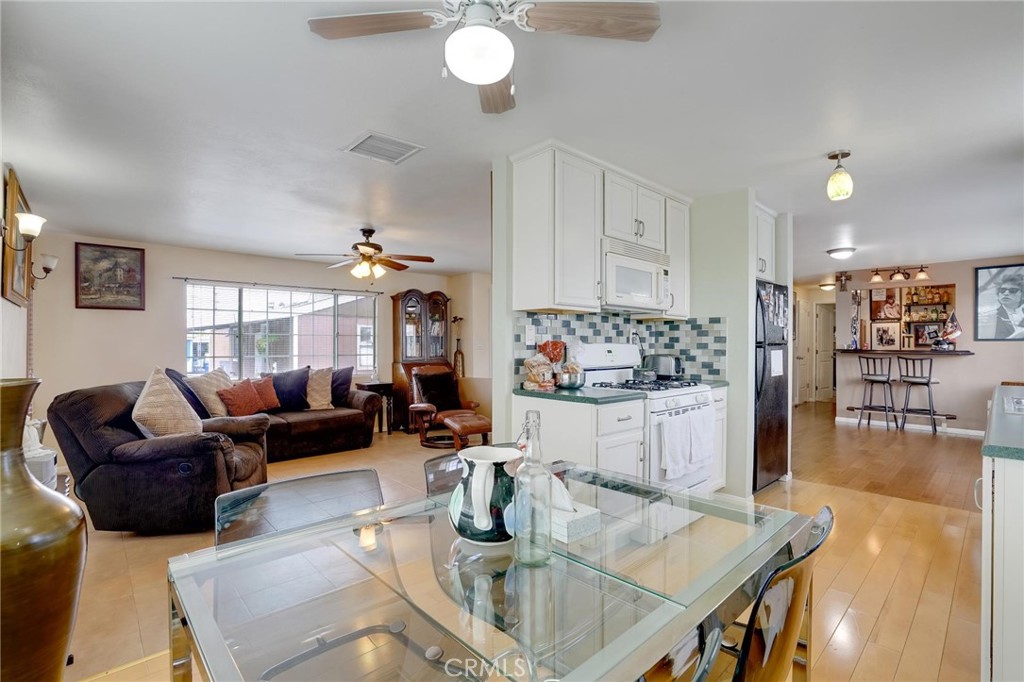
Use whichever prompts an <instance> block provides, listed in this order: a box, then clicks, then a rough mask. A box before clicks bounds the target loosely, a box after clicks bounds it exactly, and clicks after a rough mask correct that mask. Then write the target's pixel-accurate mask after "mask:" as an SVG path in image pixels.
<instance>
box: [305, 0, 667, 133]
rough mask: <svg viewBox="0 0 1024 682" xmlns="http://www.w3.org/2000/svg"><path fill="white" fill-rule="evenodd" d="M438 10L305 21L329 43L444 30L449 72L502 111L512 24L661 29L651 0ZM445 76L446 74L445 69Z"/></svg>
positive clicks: (617, 33) (563, 29) (491, 110)
mask: <svg viewBox="0 0 1024 682" xmlns="http://www.w3.org/2000/svg"><path fill="white" fill-rule="evenodd" d="M441 7H442V9H441V10H436V9H422V10H404V11H391V12H372V13H368V14H349V15H344V16H338V17H317V18H314V19H310V20H309V29H310V30H311V31H312V32H313V33H316V34H317V35H319V36H321V37H323V38H327V39H329V40H336V39H339V38H358V37H361V36H370V35H377V34H379V33H392V32H395V31H412V30H416V29H421V28H444V27H446V26H448V25H449V24H455V29H454V30H453V31H452V32H451V34H449V36H448V38H447V39H446V40H445V46H444V57H445V64H446V67H445V68H446V69H451V71H452V73H453V74H455V76H456V77H458V78H459V79H461V80H464V81H466V82H467V83H472V84H473V85H476V86H478V89H479V93H480V108H481V110H483V112H484V113H485V114H500V113H503V112H505V111H508V110H509V109H513V108H514V107H515V106H516V103H515V99H514V97H513V96H514V94H515V85H514V84H513V83H512V78H511V76H510V73H511V70H512V63H513V60H514V58H515V51H514V49H513V47H512V41H511V40H509V39H508V36H506V35H505V34H504V33H502V32H501V31H499V30H498V27H499V26H504V25H505V24H508V23H514V24H515V25H516V27H518V28H519V29H521V30H523V31H527V32H530V33H532V32H533V31H546V32H553V33H568V34H570V35H577V36H592V37H595V38H615V39H618V40H636V41H648V40H650V39H651V36H653V35H654V33H655V31H657V30H658V27H659V26H661V13H660V11H659V9H658V4H657V3H656V2H646V1H645V2H537V3H534V2H526V1H525V0H442V2H441ZM442 75H447V74H446V71H444V70H443V71H442Z"/></svg>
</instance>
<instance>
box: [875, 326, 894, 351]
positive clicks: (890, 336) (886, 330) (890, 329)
mask: <svg viewBox="0 0 1024 682" xmlns="http://www.w3.org/2000/svg"><path fill="white" fill-rule="evenodd" d="M899 348H900V323H899V322H872V323H871V350H899Z"/></svg>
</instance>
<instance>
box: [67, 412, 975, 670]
mask: <svg viewBox="0 0 1024 682" xmlns="http://www.w3.org/2000/svg"><path fill="white" fill-rule="evenodd" d="M810 418H811V417H808V416H800V415H799V413H798V415H797V419H798V420H807V419H810ZM801 428H802V429H803V432H804V435H805V436H808V438H807V439H806V442H809V443H811V442H816V441H815V440H814V439H813V438H810V437H809V436H810V435H811V433H812V432H814V431H822V432H823V431H825V430H829V429H832V430H836V431H840V430H841V431H842V434H837V435H841V437H842V440H843V442H844V443H846V444H850V443H856V442H858V440H859V439H863V438H866V437H868V436H867V434H865V433H864V432H863V431H860V432H858V431H857V430H856V428H854V427H846V426H840V427H836V426H834V425H833V424H832V422H831V418H830V417H829V416H827V415H825V416H822V415H818V416H817V417H814V418H813V423H809V422H807V421H804V423H803V424H801ZM901 438H903V439H904V440H907V439H909V440H910V441H916V440H917V439H926V440H928V447H929V448H932V449H942V448H943V447H944V446H945V447H955V448H962V447H963V444H962V443H959V442H957V443H954V442H953V441H951V440H950V439H951V438H953V437H949V436H937V437H936V436H931V435H930V434H916V433H905V434H901ZM818 442H820V439H819V441H818ZM799 450H800V449H799V444H795V448H794V458H795V459H796V458H799V457H800V451H799ZM910 451H911V452H912V451H913V449H911V450H910ZM439 453H440V451H436V450H426V449H423V448H420V447H419V445H418V442H417V440H416V438H414V437H412V436H407V435H405V434H401V433H396V434H394V435H392V436H390V437H389V436H386V435H384V436H379V437H377V438H376V439H375V441H374V446H373V447H372V448H371V449H368V450H361V451H356V452H349V453H339V454H336V455H326V456H322V457H314V458H306V459H302V460H298V461H293V462H282V463H277V464H272V465H271V466H270V476H271V479H272V480H280V479H284V478H291V477H294V476H301V475H307V474H311V473H320V472H324V471H331V470H338V469H344V468H352V467H359V466H373V467H374V468H376V469H377V471H378V473H379V474H380V478H381V484H382V487H383V489H384V497H385V500H386V501H389V502H390V501H395V500H399V499H403V498H408V497H414V496H417V495H422V494H423V493H424V488H423V470H422V462H423V461H424V460H425V459H428V458H429V457H431V456H434V455H436V454H439ZM892 456H895V457H898V456H899V453H898V452H895V453H893V455H892ZM795 468H796V467H795ZM758 501H759V502H762V503H764V504H769V505H773V506H779V507H787V508H791V509H795V510H797V511H800V512H803V513H812V512H814V511H816V510H817V509H818V508H820V507H821V506H822V505H823V504H829V505H831V506H832V508H833V509H834V511H835V512H836V517H837V523H836V528H835V531H834V533H833V537H832V538H830V540H829V542H828V544H827V545H826V546H825V547H824V548H822V554H821V558H820V560H819V562H818V565H817V567H816V569H815V579H814V580H815V582H814V600H815V605H814V617H813V623H812V631H813V637H812V650H811V660H812V665H813V667H812V679H815V680H829V681H831V680H872V681H873V680H976V679H978V675H979V651H978V645H979V629H980V625H979V623H980V567H981V516H980V514H979V513H977V512H970V511H966V510H963V509H957V508H953V507H945V506H940V505H935V504H929V503H926V502H921V501H915V500H910V499H905V498H903V497H891V496H887V495H881V494H877V493H873V492H868V491H863V490H853V489H850V488H849V487H841V486H838V485H829V484H823V483H817V482H808V481H801V480H794V481H791V482H789V483H787V484H777V485H775V486H772V487H770V488H769V489H767V490H765V491H763V492H762V493H761V494H759V495H758ZM210 544H212V533H202V534H196V535H189V536H170V537H163V538H138V537H134V536H132V535H130V534H119V533H102V532H93V533H92V534H91V536H90V547H89V558H88V562H87V566H86V583H85V586H84V588H83V597H82V603H81V606H80V609H79V616H78V624H77V626H76V631H75V635H74V639H73V642H72V651H73V652H74V654H75V664H74V665H73V666H71V667H70V668H69V669H68V675H67V677H68V679H83V678H90V679H96V680H121V681H129V680H138V681H139V682H146V681H148V680H161V681H163V680H167V679H168V659H167V653H166V649H167V624H166V592H165V589H166V588H165V585H166V577H165V569H166V559H167V557H169V556H173V555H175V554H179V553H181V552H186V551H190V550H193V549H197V548H201V547H205V546H209V545H210ZM727 666H728V661H727V660H725V657H723V660H720V661H719V664H718V666H716V669H715V677H713V678H712V679H729V676H728V672H727ZM101 671H108V672H105V673H104V672H101ZM90 676H93V677H90Z"/></svg>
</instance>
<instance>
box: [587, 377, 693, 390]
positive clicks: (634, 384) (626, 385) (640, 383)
mask: <svg viewBox="0 0 1024 682" xmlns="http://www.w3.org/2000/svg"><path fill="white" fill-rule="evenodd" d="M591 386H593V387H594V388H618V389H622V390H626V391H646V392H649V393H660V392H661V391H678V390H679V389H685V388H694V387H699V386H700V384H698V383H697V382H696V381H683V380H677V379H654V380H647V381H645V380H643V379H626V380H625V381H598V382H595V383H593V384H591Z"/></svg>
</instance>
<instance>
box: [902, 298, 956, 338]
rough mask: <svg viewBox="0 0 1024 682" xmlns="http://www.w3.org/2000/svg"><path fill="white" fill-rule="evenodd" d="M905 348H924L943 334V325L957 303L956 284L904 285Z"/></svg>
mask: <svg viewBox="0 0 1024 682" xmlns="http://www.w3.org/2000/svg"><path fill="white" fill-rule="evenodd" d="M900 297H901V300H902V305H903V315H902V320H901V322H902V333H901V337H902V339H901V343H900V345H901V347H902V348H924V347H928V346H931V345H932V342H933V341H935V340H936V338H938V336H940V335H941V334H942V329H943V327H944V326H945V324H946V320H948V319H949V315H950V313H951V312H952V311H953V310H954V309H955V307H956V285H955V284H939V285H933V286H912V287H903V288H902V289H901V290H900Z"/></svg>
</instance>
